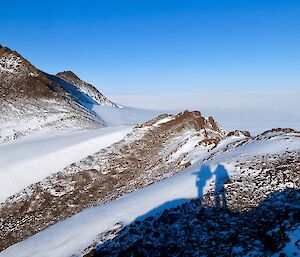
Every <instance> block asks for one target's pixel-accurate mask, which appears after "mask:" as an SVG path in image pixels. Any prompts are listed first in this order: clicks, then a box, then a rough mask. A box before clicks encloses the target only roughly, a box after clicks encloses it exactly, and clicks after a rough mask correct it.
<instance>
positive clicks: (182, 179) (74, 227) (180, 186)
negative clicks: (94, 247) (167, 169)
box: [0, 133, 300, 257]
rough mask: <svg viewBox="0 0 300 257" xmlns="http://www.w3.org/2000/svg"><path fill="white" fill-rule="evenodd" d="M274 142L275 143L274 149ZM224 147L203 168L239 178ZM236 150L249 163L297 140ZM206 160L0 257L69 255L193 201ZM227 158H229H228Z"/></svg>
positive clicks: (299, 142) (299, 143)
mask: <svg viewBox="0 0 300 257" xmlns="http://www.w3.org/2000/svg"><path fill="white" fill-rule="evenodd" d="M276 140H277V144H276V147H275V148H274V142H275V141H276ZM230 142H232V140H228V143H230ZM223 146H224V148H223V149H219V151H220V152H222V151H223V152H224V153H225V156H224V158H222V157H221V155H222V153H221V154H220V156H218V157H217V160H216V161H214V160H213V159H212V160H211V161H208V162H206V165H210V168H211V169H212V170H215V168H216V165H217V164H220V163H222V164H223V165H224V166H225V167H226V170H227V171H228V173H229V175H230V177H234V176H236V175H239V170H238V169H235V168H234V166H233V165H230V159H231V158H232V156H229V155H228V154H227V153H226V151H227V148H226V146H227V145H226V144H223ZM238 148H239V150H238V154H237V153H235V154H234V156H235V158H238V157H239V158H241V159H245V158H249V160H251V158H252V157H253V156H255V155H256V156H257V155H259V154H268V153H269V150H270V149H273V150H272V153H273V154H275V153H276V154H278V153H284V152H285V151H286V150H287V148H288V149H289V150H290V151H300V138H299V136H293V135H292V134H291V136H290V137H289V138H286V136H285V135H283V134H282V135H281V134H279V135H276V133H274V137H272V135H267V137H264V138H261V139H259V140H256V139H252V140H250V141H249V143H248V144H244V145H242V146H240V147H239V146H238ZM254 149H255V151H254ZM207 157H208V154H207V153H206V155H203V156H202V158H199V161H198V162H197V163H195V164H194V165H192V166H191V167H189V168H188V169H186V170H185V171H184V172H182V173H180V174H178V175H175V176H173V177H171V178H169V179H165V180H163V181H161V182H159V183H156V184H154V185H151V186H148V187H146V188H143V189H141V190H138V191H136V192H133V193H131V194H128V195H126V196H124V197H121V198H119V199H118V200H115V201H113V202H111V203H108V204H106V205H101V206H98V207H93V208H90V209H87V210H85V211H83V212H81V213H79V214H78V215H75V216H73V217H71V218H69V219H67V220H64V221H62V222H59V223H57V224H55V225H53V226H51V227H49V228H48V229H46V230H44V231H42V232H40V233H38V234H36V235H34V236H32V237H30V238H28V239H27V240H25V241H22V242H20V243H17V244H15V245H13V246H11V247H9V248H8V249H6V250H4V251H3V252H2V253H0V256H6V257H8V256H19V257H25V256H32V257H33V256H56V257H60V256H61V257H63V256H71V255H72V254H74V253H80V252H81V251H83V250H84V249H85V248H86V247H88V246H89V245H90V244H91V243H92V241H93V239H94V238H95V237H96V236H97V235H98V234H99V233H101V232H103V231H105V230H108V229H109V228H111V227H113V226H114V225H115V224H116V223H119V222H121V223H124V224H129V223H131V222H132V221H134V220H135V219H136V218H137V217H140V216H142V215H144V216H143V218H146V216H145V214H147V215H150V214H151V215H153V214H154V213H153V210H155V212H161V211H162V210H163V208H171V207H174V206H175V205H178V204H180V203H183V202H185V201H187V200H188V199H190V198H196V197H197V187H196V177H197V175H196V173H198V172H199V171H200V170H201V166H202V165H203V160H204V158H207ZM229 157H230V159H228V158H229ZM213 180H214V177H212V178H210V179H208V180H207V183H206V186H205V187H204V190H203V193H204V194H205V192H207V191H208V190H209V187H210V186H209V185H210V182H212V181H213ZM174 200H175V201H174ZM162 205H163V208H160V207H159V206H162ZM157 207H159V208H157Z"/></svg>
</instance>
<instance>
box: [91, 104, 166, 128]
mask: <svg viewBox="0 0 300 257" xmlns="http://www.w3.org/2000/svg"><path fill="white" fill-rule="evenodd" d="M91 109H92V110H93V111H94V112H95V113H96V114H97V115H99V116H100V117H101V119H102V120H103V121H104V122H105V124H106V125H108V126H117V125H127V124H140V123H144V122H146V121H148V120H150V119H153V118H155V117H156V116H158V115H160V114H163V113H164V112H163V111H158V110H146V109H139V108H131V107H125V106H122V107H120V108H118V107H109V106H100V105H93V107H92V108H91Z"/></svg>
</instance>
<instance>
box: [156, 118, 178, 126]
mask: <svg viewBox="0 0 300 257" xmlns="http://www.w3.org/2000/svg"><path fill="white" fill-rule="evenodd" d="M171 120H174V117H166V118H163V119H161V120H159V121H157V122H155V123H154V124H153V126H154V127H158V126H159V125H161V124H164V123H167V122H169V121H171Z"/></svg>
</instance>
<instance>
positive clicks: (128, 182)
mask: <svg viewBox="0 0 300 257" xmlns="http://www.w3.org/2000/svg"><path fill="white" fill-rule="evenodd" d="M151 124H152V125H151ZM224 137H225V132H224V131H223V130H222V129H221V128H220V127H219V126H218V125H217V124H216V123H215V122H214V121H213V119H212V118H208V119H206V118H203V117H202V116H201V114H200V112H188V111H186V112H183V113H180V114H178V115H177V116H168V115H163V116H160V117H158V118H157V119H154V120H152V121H149V122H147V123H146V124H144V125H142V126H139V127H136V128H135V129H134V130H133V131H132V132H131V133H130V134H129V135H128V136H127V137H125V138H124V139H123V140H121V141H120V142H117V143H116V144H114V145H112V146H110V147H108V148H106V149H103V150H101V151H98V152H97V153H95V154H92V155H90V156H88V157H86V158H84V159H82V160H81V161H79V162H76V163H73V164H72V165H69V166H67V167H66V168H65V169H63V170H62V171H60V172H58V173H56V174H53V175H52V176H49V177H47V178H46V179H44V180H42V181H41V182H39V183H36V184H33V185H31V186H29V187H27V188H25V189H24V190H22V191H21V192H20V193H17V194H15V195H13V196H11V197H10V198H9V199H7V201H6V202H5V203H3V204H2V205H1V208H0V217H2V224H3V228H2V233H1V236H0V237H1V244H0V247H1V248H2V249H3V248H5V247H7V246H9V245H10V244H13V243H16V242H17V241H20V240H22V239H24V238H26V237H28V236H30V235H32V234H34V233H36V232H38V231H40V230H42V229H45V228H46V227H47V226H49V225H51V224H53V223H54V222H58V221H59V220H62V219H64V218H66V217H69V216H71V215H74V214H76V213H78V212H80V211H81V210H83V209H84V208H87V207H90V206H92V205H95V204H101V203H105V202H109V201H112V200H114V199H117V198H119V197H121V196H123V195H125V194H127V193H129V192H132V191H135V190H137V189H139V188H142V187H145V186H147V185H149V184H151V183H154V182H157V181H160V180H162V179H164V178H167V177H170V176H172V175H174V174H176V173H178V172H180V171H182V170H183V169H185V168H186V167H187V166H189V165H191V162H193V161H194V160H195V159H196V158H198V157H197V156H198V155H199V154H203V153H206V152H207V151H209V150H210V149H212V148H213V147H215V146H216V144H218V142H219V141H220V140H222V139H223V138H224ZM192 149H197V150H198V151H196V152H195V153H192V152H191V150H192ZM7 183H8V182H7ZM12 213H14V215H11V214H12Z"/></svg>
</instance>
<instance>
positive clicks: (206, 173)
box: [193, 165, 213, 200]
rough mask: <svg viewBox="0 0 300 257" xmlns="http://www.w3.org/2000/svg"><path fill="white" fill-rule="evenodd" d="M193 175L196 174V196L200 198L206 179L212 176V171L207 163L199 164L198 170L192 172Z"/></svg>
mask: <svg viewBox="0 0 300 257" xmlns="http://www.w3.org/2000/svg"><path fill="white" fill-rule="evenodd" d="M193 174H194V175H197V178H196V187H197V190H198V198H199V199H200V200H202V198H203V195H204V188H205V186H206V184H207V181H208V180H209V179H210V178H211V177H212V175H213V174H212V172H211V170H210V167H209V166H208V165H203V166H201V169H200V171H198V172H194V173H193Z"/></svg>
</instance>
